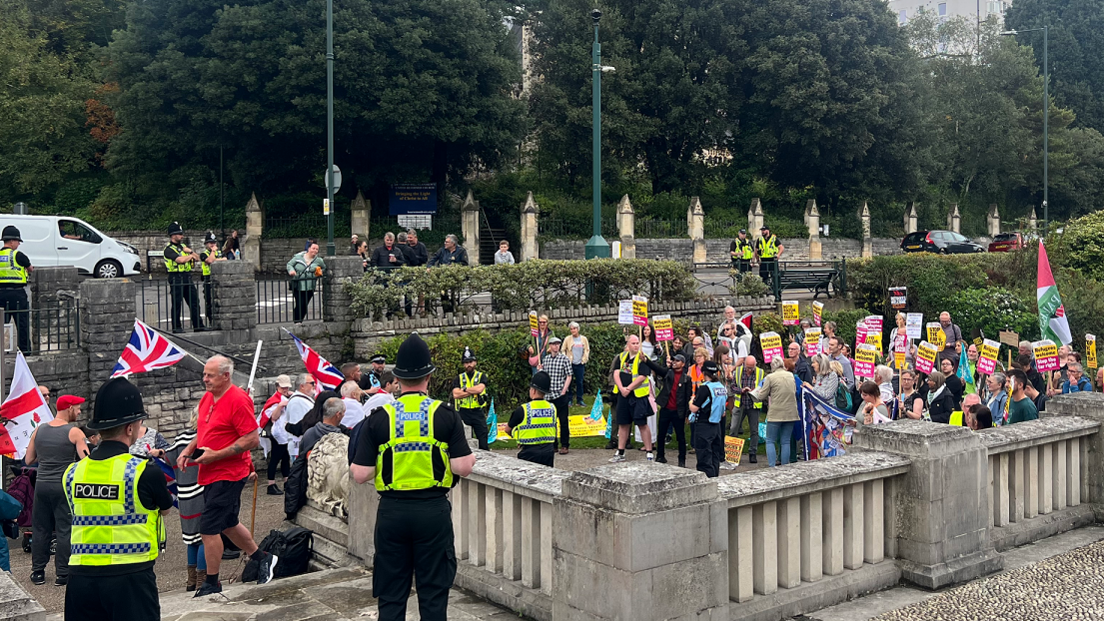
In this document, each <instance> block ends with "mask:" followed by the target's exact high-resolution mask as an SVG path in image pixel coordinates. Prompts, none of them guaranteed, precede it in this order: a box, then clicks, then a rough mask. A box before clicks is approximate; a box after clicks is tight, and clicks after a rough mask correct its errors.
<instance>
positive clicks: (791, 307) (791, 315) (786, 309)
mask: <svg viewBox="0 0 1104 621" xmlns="http://www.w3.org/2000/svg"><path fill="white" fill-rule="evenodd" d="M799 323H801V308H800V307H799V306H798V303H797V300H784V301H783V302H782V325H784V326H796V325H797V324H799Z"/></svg>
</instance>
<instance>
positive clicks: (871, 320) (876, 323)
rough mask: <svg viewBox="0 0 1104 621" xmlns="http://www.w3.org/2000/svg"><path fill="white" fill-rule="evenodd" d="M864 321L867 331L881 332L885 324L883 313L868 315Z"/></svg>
mask: <svg viewBox="0 0 1104 621" xmlns="http://www.w3.org/2000/svg"><path fill="white" fill-rule="evenodd" d="M863 321H864V322H865V323H866V330H867V332H881V331H882V327H883V326H884V325H885V320H884V319H883V318H882V316H881V315H868V316H867V317H866V319H864V320H863Z"/></svg>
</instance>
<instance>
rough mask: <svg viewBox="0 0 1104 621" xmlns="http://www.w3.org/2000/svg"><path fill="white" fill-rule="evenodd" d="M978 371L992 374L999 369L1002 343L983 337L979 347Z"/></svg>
mask: <svg viewBox="0 0 1104 621" xmlns="http://www.w3.org/2000/svg"><path fill="white" fill-rule="evenodd" d="M978 356H979V357H978V361H977V371H978V373H981V374H983V375H992V374H993V373H995V372H996V370H997V358H999V357H1000V343H998V342H996V341H990V340H989V339H983V340H982V342H981V347H979V348H978Z"/></svg>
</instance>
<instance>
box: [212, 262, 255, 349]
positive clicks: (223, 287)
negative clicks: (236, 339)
mask: <svg viewBox="0 0 1104 621" xmlns="http://www.w3.org/2000/svg"><path fill="white" fill-rule="evenodd" d="M211 298H212V300H213V307H214V308H213V309H212V310H213V311H214V313H215V316H214V324H213V325H214V327H215V329H216V330H232V331H234V332H241V331H245V330H252V329H253V328H255V327H256V326H257V283H256V279H255V277H254V275H253V266H252V265H250V264H249V263H247V262H246V261H216V262H215V263H212V264H211Z"/></svg>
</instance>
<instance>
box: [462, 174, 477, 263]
mask: <svg viewBox="0 0 1104 621" xmlns="http://www.w3.org/2000/svg"><path fill="white" fill-rule="evenodd" d="M460 232H461V234H462V235H463V236H464V248H465V249H467V251H468V261H469V262H470V263H471V264H472V265H479V202H478V201H476V200H475V197H474V196H472V191H471V190H468V196H467V198H465V199H464V202H463V204H462V205H460Z"/></svg>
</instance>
